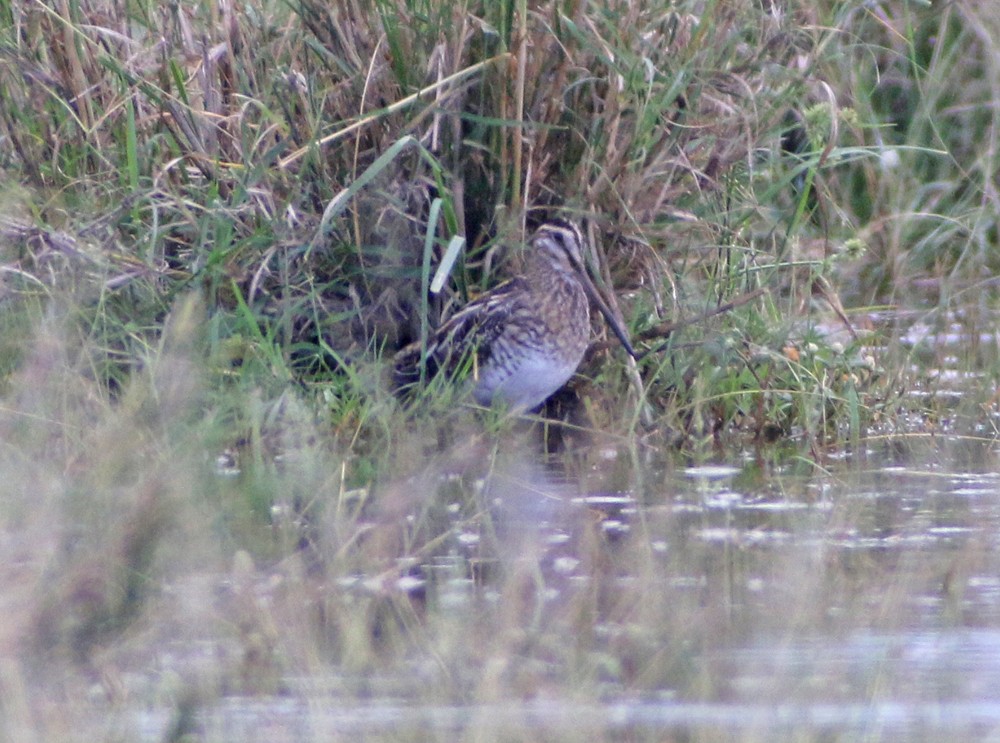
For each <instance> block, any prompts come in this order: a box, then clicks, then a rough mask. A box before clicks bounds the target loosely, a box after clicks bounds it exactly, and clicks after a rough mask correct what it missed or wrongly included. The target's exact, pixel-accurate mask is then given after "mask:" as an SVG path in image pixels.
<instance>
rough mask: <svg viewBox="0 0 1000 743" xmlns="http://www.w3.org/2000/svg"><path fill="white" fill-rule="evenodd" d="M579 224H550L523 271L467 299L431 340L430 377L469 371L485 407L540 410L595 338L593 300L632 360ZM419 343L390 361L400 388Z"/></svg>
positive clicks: (412, 371) (416, 373)
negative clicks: (594, 278)
mask: <svg viewBox="0 0 1000 743" xmlns="http://www.w3.org/2000/svg"><path fill="white" fill-rule="evenodd" d="M582 245H583V238H582V236H581V234H580V230H579V229H578V228H577V227H576V225H573V224H569V223H566V222H551V223H548V224H545V225H543V226H542V227H540V228H539V229H538V231H537V232H535V234H534V235H533V236H532V238H531V246H530V248H529V253H528V258H527V264H526V270H525V272H524V273H523V274H522V275H521V276H518V277H516V278H513V279H510V280H509V281H507V282H505V283H503V284H501V285H500V286H498V287H496V288H495V289H493V290H491V291H489V292H486V293H485V294H482V295H480V296H479V297H478V298H476V299H475V300H473V301H472V302H469V304H467V305H466V306H465V307H463V308H462V309H461V310H460V311H459V312H457V313H456V314H455V315H453V316H452V317H451V318H450V319H449V320H448V321H447V322H446V323H444V324H443V325H442V326H441V327H439V328H438V329H437V330H436V331H434V333H433V334H431V336H430V337H429V338H428V339H427V344H426V352H425V355H424V358H425V360H426V361H425V363H426V374H427V376H428V377H430V376H433V375H434V374H437V373H438V372H442V371H444V372H446V373H454V372H455V370H456V368H457V367H459V366H460V365H461V364H462V363H469V364H470V365H471V368H472V375H471V376H472V379H473V382H472V394H473V397H474V398H475V400H476V402H478V403H479V404H480V405H491V404H493V403H494V402H501V403H503V404H504V405H506V406H507V407H509V408H510V409H512V410H516V411H521V412H523V411H526V410H531V409H532V408H535V407H537V406H538V405H541V404H542V403H543V402H544V401H545V400H546V399H547V398H548V397H549V396H550V395H551V394H552V393H553V392H555V391H556V390H558V389H559V388H560V387H562V386H563V385H564V384H565V383H566V382H567V381H568V380H569V378H570V377H571V376H573V372H575V371H576V369H577V367H578V366H579V365H580V362H581V361H582V360H583V356H584V353H585V352H586V350H587V345H588V343H589V341H590V302H591V301H593V302H594V304H596V305H597V307H598V308H599V309H600V310H601V313H602V314H603V315H604V317H605V318H606V319H607V321H608V323H609V324H610V325H611V328H612V330H613V331H614V333H615V335H616V336H617V337H618V338H619V340H620V341H621V342H622V344H623V345H624V346H625V348H626V349H627V350H628V351H629V353H632V354H633V355H634V351H633V350H632V347H631V346H630V345H629V342H628V336H627V335H626V333H625V332H624V330H623V329H622V328H621V326H620V325H619V324H618V322H617V321H616V320H615V318H614V316H613V314H612V313H611V311H610V310H609V309H608V307H607V305H606V304H605V303H604V301H603V300H602V299H601V296H600V294H599V292H598V291H597V289H596V288H595V287H594V285H593V283H592V282H591V280H590V278H589V277H588V275H587V272H586V269H585V268H584V266H583V258H582V255H581V247H582ZM420 359H421V346H420V343H419V342H417V343H411V344H410V345H409V346H406V347H405V348H403V349H402V350H400V351H399V353H397V354H396V357H395V359H394V361H393V372H394V380H395V383H396V386H397V387H400V388H401V387H405V386H407V385H410V384H413V383H415V382H417V381H419V379H420Z"/></svg>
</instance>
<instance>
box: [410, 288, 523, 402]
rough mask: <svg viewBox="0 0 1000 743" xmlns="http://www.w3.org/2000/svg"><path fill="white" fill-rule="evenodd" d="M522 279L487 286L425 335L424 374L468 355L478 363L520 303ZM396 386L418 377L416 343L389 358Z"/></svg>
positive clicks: (453, 365) (447, 367) (450, 366)
mask: <svg viewBox="0 0 1000 743" xmlns="http://www.w3.org/2000/svg"><path fill="white" fill-rule="evenodd" d="M525 288H526V287H525V282H524V279H521V278H516V279H511V280H510V281H506V282H504V283H503V284H500V285H499V286H497V287H495V288H493V289H491V290H490V291H488V292H486V293H485V294H482V295H480V296H479V297H477V298H476V299H474V300H472V301H471V302H469V303H468V304H467V305H465V306H464V307H463V308H462V309H460V310H459V311H458V312H456V313H455V314H454V315H452V316H451V317H450V318H448V320H447V322H445V323H444V324H442V325H441V326H440V327H438V328H437V329H436V330H435V331H434V332H433V334H431V336H430V337H429V338H428V339H427V355H426V360H427V376H428V377H430V376H433V375H434V374H436V373H438V371H440V370H445V371H446V372H447V373H452V372H454V371H455V369H456V367H457V366H458V365H460V364H463V363H464V362H465V361H468V360H470V359H472V353H473V352H475V354H476V361H477V362H479V363H482V362H483V361H484V360H485V358H487V357H488V354H489V349H490V346H491V345H492V344H493V342H494V341H495V340H496V339H497V338H499V337H500V335H501V334H502V333H503V331H504V329H505V328H506V326H507V323H508V321H509V320H510V318H511V316H512V315H514V314H515V313H516V312H517V311H518V308H519V307H520V299H519V298H520V296H521V295H522V294H524V292H525ZM393 368H394V373H395V378H396V383H397V386H403V385H406V384H412V383H414V382H416V381H418V379H419V368H420V343H419V341H418V342H415V343H411V344H410V345H408V346H406V347H405V348H403V349H402V350H400V351H399V353H397V354H396V357H395V358H394V359H393Z"/></svg>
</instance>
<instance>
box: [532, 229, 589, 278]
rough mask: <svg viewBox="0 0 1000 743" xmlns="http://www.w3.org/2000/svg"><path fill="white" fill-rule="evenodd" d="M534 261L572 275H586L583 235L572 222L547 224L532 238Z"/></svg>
mask: <svg viewBox="0 0 1000 743" xmlns="http://www.w3.org/2000/svg"><path fill="white" fill-rule="evenodd" d="M531 245H532V248H533V250H532V259H533V260H535V261H543V262H544V263H545V264H546V265H547V266H549V267H551V268H554V269H556V270H557V271H561V272H564V273H570V274H580V273H585V271H584V268H583V233H581V232H580V228H579V227H577V226H576V225H575V224H573V223H572V222H563V221H561V220H558V221H552V222H546V223H545V224H543V225H542V226H541V227H539V228H538V229H537V230H536V231H535V234H534V235H533V236H532V237H531Z"/></svg>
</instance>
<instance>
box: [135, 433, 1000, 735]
mask: <svg viewBox="0 0 1000 743" xmlns="http://www.w3.org/2000/svg"><path fill="white" fill-rule="evenodd" d="M626 456H630V457H632V461H634V460H635V457H634V455H632V454H627V455H626ZM595 461H600V462H603V463H604V464H603V465H601V466H600V467H595V466H594V464H593V463H594V462H595ZM610 461H611V460H610V458H609V457H608V454H607V451H597V452H594V453H593V455H592V458H591V459H590V460H587V459H586V458H584V459H578V460H576V461H575V462H574V463H573V464H572V466H567V465H565V463H564V464H563V465H561V466H555V465H553V463H551V462H544V463H539V462H537V461H534V460H533V459H532V458H531V457H530V456H528V455H526V454H525V450H524V449H513V450H512V451H511V452H509V453H503V452H496V451H495V452H493V453H492V454H491V456H490V458H489V464H488V467H486V468H485V470H484V471H483V472H482V473H478V472H475V473H473V472H472V471H471V470H466V471H463V472H462V473H460V474H458V475H456V474H455V473H454V472H447V473H446V472H440V473H438V475H437V477H438V480H437V483H438V484H437V487H436V490H435V491H434V492H435V493H436V495H434V496H433V498H435V499H437V501H435V502H432V503H431V504H430V505H428V504H427V502H426V501H427V496H426V493H427V492H429V490H430V485H429V484H428V483H431V482H432V478H430V477H429V476H428V477H426V478H425V479H424V480H422V481H421V482H423V483H424V484H423V485H422V488H423V490H422V491H421V492H422V493H424V495H423V496H422V498H421V499H417V498H414V499H411V500H407V499H404V498H402V497H401V500H400V501H399V503H397V504H396V506H394V508H397V510H396V511H393V513H392V516H393V518H402V519H403V521H404V522H406V518H408V517H407V516H406V514H405V513H404V510H405V509H404V506H405V507H407V508H415V507H417V506H418V505H419V507H421V508H424V509H425V512H426V513H430V514H433V518H431V517H430V516H426V513H425V515H424V516H422V517H421V518H424V519H426V520H427V524H424V525H423V526H421V528H422V529H424V530H425V531H426V532H427V533H429V534H431V535H432V536H433V538H432V539H429V540H428V541H427V542H426V545H425V544H424V543H421V542H418V541H413V539H414V538H413V534H414V533H416V532H415V531H412V532H411V533H410V535H409V538H410V539H411V542H410V543H409V544H414V545H417V548H416V549H414V551H419V553H420V555H421V559H420V560H419V561H418V562H416V563H415V564H414V563H413V562H412V561H411V563H410V564H411V565H412V566H413V567H411V568H408V569H407V570H406V571H403V573H404V574H406V575H409V576H411V577H412V578H413V579H414V580H417V582H418V583H419V585H420V590H419V591H415V590H413V589H408V588H406V587H405V586H403V587H401V586H400V585H398V584H396V585H395V587H392V585H393V584H390V583H389V582H387V581H386V580H384V576H382V580H381V582H377V583H376V584H375V585H377V586H378V587H379V588H377V589H363V588H362V587H363V586H365V585H369V583H366V581H365V580H364V579H363V578H364V576H359V580H358V582H357V583H353V584H350V585H348V584H344V583H339V584H336V583H335V584H333V585H330V584H327V585H324V586H323V587H322V589H321V591H322V592H323V595H324V601H326V606H327V611H329V612H333V611H335V610H336V611H340V612H344V611H351V610H352V609H351V607H352V606H361V605H364V604H363V601H362V599H363V595H364V590H369V591H374V592H377V591H388V592H389V595H390V598H389V601H390V604H391V607H394V611H395V613H396V616H397V620H396V621H397V623H398V624H399V626H400V627H401V628H402V629H401V630H399V631H398V635H396V636H395V639H393V640H391V641H385V640H384V639H382V640H380V642H382V643H383V645H381V646H380V647H386V646H387V647H389V648H390V649H391V650H393V651H394V652H396V653H397V655H396V656H393V659H392V662H391V663H386V664H385V665H383V666H378V667H377V669H376V670H373V667H372V666H371V665H370V664H371V663H372V661H370V660H365V661H364V662H363V663H361V664H360V665H361V666H363V667H362V668H360V669H358V670H354V671H352V670H351V668H350V667H349V666H350V664H349V663H346V662H345V661H344V660H343V659H344V657H345V654H344V652H343V651H340V654H337V653H331V654H330V657H329V661H328V662H326V663H322V662H321V663H319V664H318V665H317V666H315V672H314V673H313V674H312V675H310V676H308V677H301V676H296V675H295V674H288V675H287V677H286V682H285V694H286V696H285V697H284V698H280V699H278V698H267V697H264V698H255V699H253V700H250V699H247V698H237V697H228V698H225V699H224V700H220V702H219V703H217V704H214V705H209V706H207V707H206V708H205V709H204V710H203V712H202V717H201V720H202V722H201V724H202V729H203V730H204V731H206V734H207V736H208V739H237V738H238V739H243V740H265V739H266V740H294V741H298V740H315V739H317V738H318V739H327V738H330V737H336V736H345V735H347V736H355V735H364V736H365V737H366V738H374V739H381V738H382V737H385V738H387V739H388V738H392V739H393V740H397V739H399V738H400V737H402V738H403V739H413V740H417V739H421V740H423V739H428V738H430V739H440V740H451V739H455V737H476V736H480V737H486V738H491V739H496V738H504V739H511V740H522V739H523V740H529V739H532V740H533V739H538V738H539V737H546V736H554V737H563V736H568V737H574V736H577V735H580V734H582V733H583V732H584V731H587V732H588V733H592V734H593V735H594V736H597V737H599V738H600V737H603V738H605V739H613V738H616V737H620V736H621V735H623V734H626V733H627V734H628V736H630V737H631V739H636V740H646V739H648V740H660V739H663V737H664V736H667V737H670V736H679V737H685V736H695V737H696V738H697V739H699V740H728V739H732V738H733V737H738V738H740V739H741V740H744V739H749V740H775V739H794V740H823V739H830V738H842V737H845V738H855V737H859V736H865V737H866V738H867V739H881V738H883V737H886V738H893V739H906V740H921V739H927V740H936V739H940V737H941V736H942V735H944V736H945V737H950V738H956V736H957V738H962V737H965V736H967V735H974V734H979V733H982V731H983V730H984V729H985V730H994V729H997V728H1000V701H997V700H996V689H998V688H1000V578H998V576H1000V558H998V554H1000V552H998V551H997V546H998V544H997V542H998V538H1000V498H998V497H997V495H998V492H1000V475H998V474H997V472H996V471H995V465H996V451H995V449H994V447H993V446H992V445H991V444H989V443H987V442H982V441H978V442H977V441H970V440H962V439H954V440H950V441H940V440H939V441H931V440H927V439H925V440H921V441H911V442H907V443H906V444H905V445H901V444H900V442H899V441H895V442H893V443H892V444H891V445H887V446H886V447H885V450H884V451H878V450H876V449H874V448H873V449H872V450H870V451H868V452H866V453H865V455H864V456H857V457H855V458H854V459H853V460H844V461H842V462H840V463H838V464H837V465H836V466H835V468H833V466H832V465H831V469H829V470H828V471H827V472H826V473H822V474H815V473H814V474H812V475H811V476H802V475H800V474H788V473H786V472H783V471H782V470H781V468H780V467H774V468H771V469H770V470H767V469H766V468H762V467H761V465H760V463H759V462H750V463H745V464H744V463H741V464H738V465H733V464H727V463H721V464H717V465H713V466H711V467H706V466H688V467H683V466H660V467H657V466H649V467H646V468H644V471H643V473H642V475H641V477H639V478H637V480H636V481H633V482H628V481H626V480H623V477H622V475H621V473H622V472H623V471H624V472H627V471H628V468H625V467H622V468H618V469H616V467H615V464H614V463H613V462H612V463H611V464H610V465H609V464H608V463H609V462H610ZM877 461H883V462H885V464H883V465H873V464H871V463H873V462H877ZM948 462H959V463H960V464H961V467H960V468H950V467H949V466H948ZM609 472H610V474H609ZM376 521H377V519H376ZM407 523H419V524H423V522H420V521H413V520H412V519H411V521H410V522H407ZM439 535H440V536H439ZM318 590H319V589H318ZM344 597H347V598H344ZM274 600H275V601H276V602H277V601H279V599H278V598H275V599H274ZM406 602H411V603H406ZM404 604H405V606H407V607H410V606H411V605H412V606H413V607H416V608H415V609H413V610H412V612H411V613H409V614H407V613H405V612H402V614H401V610H400V609H399V607H400V606H403V605H404ZM285 610H286V611H288V612H289V613H290V614H292V615H294V612H295V611H296V610H298V611H301V610H300V609H297V607H295V606H292V605H290V606H288V607H285ZM407 611H410V610H409V609H408V610H407ZM400 616H401V618H399V617H400ZM380 631H381V632H383V633H385V632H387V631H388V630H386V629H385V628H382V629H380ZM393 643H395V644H393ZM380 652H382V653H385V652H387V651H385V650H381V651H380ZM366 664H369V665H366ZM352 673H356V674H357V676H356V677H352V675H351V674H352ZM323 674H328V676H327V677H326V678H327V680H326V681H324V676H323ZM377 674H382V675H381V676H380V677H378V678H379V679H380V680H379V681H378V682H375V681H373V679H374V678H376V677H377ZM356 689H365V692H364V694H362V695H359V694H357V693H355V692H354V691H353V690H356ZM580 699H584V700H586V703H583V704H581V703H580V702H579V700H580ZM303 716H306V718H307V723H303V720H302V718H303ZM265 718H266V721H267V722H266V725H265V724H264V723H263V722H262V720H263V719H265ZM162 723H163V719H162V718H161V717H158V716H157V715H155V714H154V715H152V716H146V717H143V718H142V722H141V724H142V726H143V729H144V730H154V729H158V730H161V731H162V729H163V728H162V727H157V726H158V725H159V724H162ZM263 731H266V736H265V735H264V732H263ZM155 737H157V736H156V735H149V736H146V739H152V738H155Z"/></svg>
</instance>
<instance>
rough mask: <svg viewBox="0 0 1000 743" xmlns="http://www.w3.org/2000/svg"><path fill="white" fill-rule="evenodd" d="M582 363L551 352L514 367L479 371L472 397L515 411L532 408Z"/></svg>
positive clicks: (478, 400) (535, 356)
mask: <svg viewBox="0 0 1000 743" xmlns="http://www.w3.org/2000/svg"><path fill="white" fill-rule="evenodd" d="M579 364H580V359H575V360H573V361H572V362H565V361H561V360H557V359H554V358H553V357H552V356H551V355H548V354H541V353H539V354H529V355H527V356H525V357H524V358H521V359H520V360H519V361H518V363H517V365H516V366H515V367H513V368H511V369H503V368H492V369H491V368H487V369H485V370H480V376H479V380H478V381H477V383H476V387H475V389H474V390H473V396H474V397H475V398H476V402H478V403H479V404H480V405H492V404H493V403H494V402H495V401H500V402H503V403H504V404H505V405H507V406H508V407H510V408H511V409H512V410H518V411H522V412H523V411H526V410H531V409H532V408H535V407H537V406H539V405H541V404H542V403H543V402H545V400H546V399H547V398H548V397H549V396H550V395H552V393H553V392H555V391H556V390H558V389H559V388H560V387H562V386H563V385H564V384H566V382H567V381H569V378H570V377H572V376H573V372H575V371H576V367H577V366H579Z"/></svg>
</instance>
